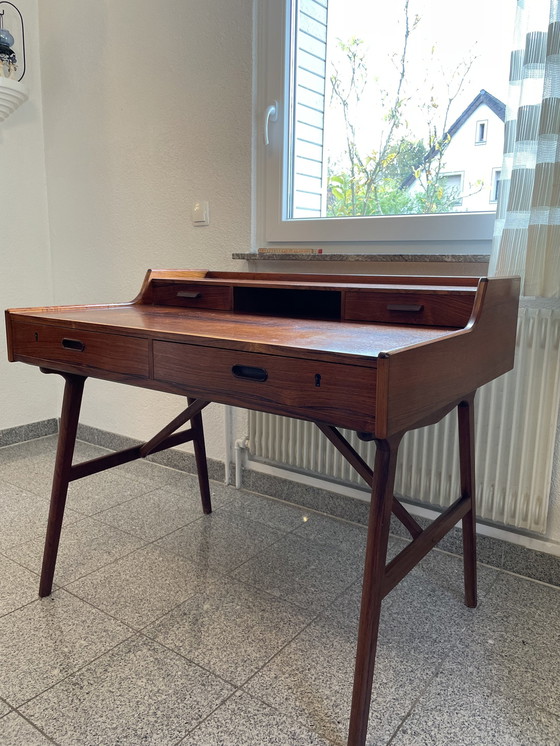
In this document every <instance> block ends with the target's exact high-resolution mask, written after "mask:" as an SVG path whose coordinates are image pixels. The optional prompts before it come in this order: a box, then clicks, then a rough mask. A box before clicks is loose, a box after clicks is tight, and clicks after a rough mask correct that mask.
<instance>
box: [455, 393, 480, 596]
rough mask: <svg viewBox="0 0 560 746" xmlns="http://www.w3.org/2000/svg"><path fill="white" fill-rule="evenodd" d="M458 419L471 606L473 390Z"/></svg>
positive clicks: (473, 555) (473, 575)
mask: <svg viewBox="0 0 560 746" xmlns="http://www.w3.org/2000/svg"><path fill="white" fill-rule="evenodd" d="M457 414H458V420H459V463H460V471H461V496H462V497H463V498H467V499H468V500H469V503H470V509H469V512H468V513H466V514H465V515H464V516H463V518H462V527H463V567H464V573H465V604H466V606H470V607H471V608H474V607H475V606H476V604H477V597H476V502H475V490H474V486H475V477H474V393H473V394H471V395H470V396H469V397H467V398H465V399H464V400H463V401H462V402H461V403H460V404H459V406H458V408H457Z"/></svg>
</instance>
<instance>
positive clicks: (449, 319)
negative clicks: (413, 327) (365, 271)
mask: <svg viewBox="0 0 560 746" xmlns="http://www.w3.org/2000/svg"><path fill="white" fill-rule="evenodd" d="M473 302H474V294H471V293H468V294H465V295H459V294H458V293H445V292H441V293H408V292H407V293H390V292H389V293H385V292H383V293H380V292H367V291H366V292H363V291H362V292H358V291H352V290H350V291H349V292H347V293H346V302H345V312H344V318H345V320H346V321H377V322H379V323H382V324H391V323H395V324H423V325H426V326H450V327H457V328H459V329H461V328H463V327H464V326H466V325H467V323H468V321H469V319H470V316H471V312H472V307H473Z"/></svg>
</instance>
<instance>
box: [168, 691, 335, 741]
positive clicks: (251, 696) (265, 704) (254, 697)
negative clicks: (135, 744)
mask: <svg viewBox="0 0 560 746" xmlns="http://www.w3.org/2000/svg"><path fill="white" fill-rule="evenodd" d="M244 686H245V684H242V685H241V686H239V687H237V689H236V690H235V691H234V692H232V693H231V694H230V695H228V696H227V697H226V698H225V699H224V700H223V701H222V702H221V703H220V704H219V705H218V706H217V707H216V708H215V709H214V710H212V712H211V713H210V714H209V715H207V716H206V717H205V718H204V719H203V720H201V722H200V723H199V724H198V725H195V726H194V728H192V730H190V731H189V732H188V733H187V734H186V735H185V736H183V738H181V740H180V741H178V742H177V743H176V744H175V746H181V744H183V746H187V743H186V741H185V738H188V737H189V736H191V735H192V734H193V733H194V732H195V731H196V730H198V729H199V728H200V727H201V726H202V725H203V724H204V723H205V722H206V721H207V720H209V719H210V718H211V717H212V716H213V715H214V713H215V712H217V711H218V710H219V709H220V708H222V707H223V706H224V705H225V704H226V703H227V702H228V701H229V700H230V699H233V698H234V697H236V696H237V695H238V694H242V695H243V696H244V697H248V698H249V699H251V700H254V701H255V702H256V703H257V704H259V705H260V706H262V707H266V708H268V709H269V710H272V711H273V712H274V713H275V714H276V715H278V716H280V717H282V718H286V719H288V720H289V721H290V722H292V723H294V724H296V725H298V726H299V727H303V728H304V729H305V730H306V731H308V732H312V731H310V729H309V728H308V727H307V725H306V724H305V723H304V722H303V721H301V720H298V719H297V718H294V717H292V716H291V715H287V714H286V713H285V712H282V711H281V710H279V709H278V708H277V707H275V706H274V705H270V704H268V702H265V701H264V699H262V698H261V697H258V696H257V695H255V694H253V693H251V694H249V692H246V691H245V690H244V689H243V687H244ZM322 738H323V739H324V740H325V741H326V742H327V743H328V744H330V746H337V744H335V742H334V741H331V740H329V739H327V738H325V737H324V736H322ZM294 746H295V744H294Z"/></svg>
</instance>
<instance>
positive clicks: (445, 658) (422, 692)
mask: <svg viewBox="0 0 560 746" xmlns="http://www.w3.org/2000/svg"><path fill="white" fill-rule="evenodd" d="M459 646H460V642H456V643H453V644H452V645H450V646H449V647H448V648H447V652H446V653H444V654H443V655H442V656H441V658H440V660H439V663H438V664H437V666H436V668H435V670H434V671H433V673H432V674H431V675H430V676H429V677H428V678H427V679H426V680H425V681H424V683H423V684H422V685H421V686H420V692H419V693H418V695H417V696H416V697H415V699H414V701H413V702H412V703H411V705H410V707H409V708H408V710H407V712H406V713H405V715H404V716H403V717H402V718H401V721H400V723H399V724H398V725H397V727H396V728H395V730H394V731H393V734H392V735H391V737H390V739H389V740H388V741H387V743H386V745H385V746H391V744H392V743H394V740H395V738H396V737H397V735H398V734H399V732H400V731H401V729H402V727H403V726H404V725H405V723H406V721H407V720H409V718H410V716H411V715H412V713H413V712H414V710H415V709H416V708H417V706H418V705H419V704H420V702H421V701H422V699H423V698H424V697H425V696H426V694H427V692H428V690H429V688H430V687H431V686H432V684H433V682H434V681H435V680H436V678H437V677H438V676H439V675H440V673H441V672H442V671H443V668H444V666H445V664H446V662H447V661H448V660H449V658H450V657H451V656H452V654H453V652H454V649H455V648H456V647H459Z"/></svg>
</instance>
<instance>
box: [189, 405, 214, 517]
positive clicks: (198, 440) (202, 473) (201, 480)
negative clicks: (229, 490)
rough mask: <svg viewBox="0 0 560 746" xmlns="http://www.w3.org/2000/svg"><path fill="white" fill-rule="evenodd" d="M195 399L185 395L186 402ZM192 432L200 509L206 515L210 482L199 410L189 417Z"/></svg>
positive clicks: (209, 504)
mask: <svg viewBox="0 0 560 746" xmlns="http://www.w3.org/2000/svg"><path fill="white" fill-rule="evenodd" d="M194 401H195V399H192V398H191V397H187V403H188V404H189V405H191V404H192V403H193V402H194ZM191 429H192V433H193V447H194V458H195V461H196V473H197V475H198V485H199V488H200V497H201V500H202V511H203V513H206V514H207V515H208V514H209V513H211V512H212V501H211V499H210V483H209V481H208V461H207V460H206V446H205V444H204V428H203V425H202V414H201V413H200V412H199V413H198V414H195V415H194V417H192V419H191Z"/></svg>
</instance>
